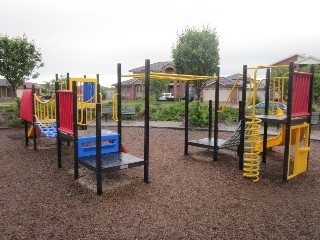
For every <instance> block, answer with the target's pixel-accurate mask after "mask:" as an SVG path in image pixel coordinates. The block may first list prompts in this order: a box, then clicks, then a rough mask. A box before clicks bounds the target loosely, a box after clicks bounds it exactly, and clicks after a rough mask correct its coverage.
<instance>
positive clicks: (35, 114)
mask: <svg viewBox="0 0 320 240" xmlns="http://www.w3.org/2000/svg"><path fill="white" fill-rule="evenodd" d="M20 117H21V119H23V121H24V128H25V144H26V146H28V145H29V138H30V137H32V138H33V149H34V150H36V149H37V136H39V135H40V134H43V135H44V136H46V137H56V132H57V131H56V122H55V119H56V109H55V95H52V98H51V99H50V100H49V101H42V100H41V99H40V98H39V97H38V96H37V95H36V94H35V87H34V85H33V86H32V90H26V89H25V90H24V91H23V94H22V99H21V105H20ZM29 125H30V127H28V126H29Z"/></svg>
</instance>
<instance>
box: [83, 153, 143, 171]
mask: <svg viewBox="0 0 320 240" xmlns="http://www.w3.org/2000/svg"><path fill="white" fill-rule="evenodd" d="M79 163H80V164H82V165H84V166H86V167H87V168H89V169H91V170H93V171H96V170H97V167H96V156H89V157H81V158H79ZM143 164H144V160H143V159H142V158H138V157H135V156H132V155H130V154H126V153H123V152H116V153H108V154H102V155H101V171H102V172H111V171H114V170H119V169H126V168H132V167H137V166H143Z"/></svg>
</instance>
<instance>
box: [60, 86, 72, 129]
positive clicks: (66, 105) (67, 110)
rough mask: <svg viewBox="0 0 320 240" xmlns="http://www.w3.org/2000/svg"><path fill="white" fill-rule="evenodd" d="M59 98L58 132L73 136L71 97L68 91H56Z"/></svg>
mask: <svg viewBox="0 0 320 240" xmlns="http://www.w3.org/2000/svg"><path fill="white" fill-rule="evenodd" d="M57 95H58V98H59V113H60V115H59V116H60V127H59V131H61V132H65V133H67V134H71V135H73V95H72V91H70V90H59V91H57Z"/></svg>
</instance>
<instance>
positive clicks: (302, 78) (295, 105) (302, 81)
mask: <svg viewBox="0 0 320 240" xmlns="http://www.w3.org/2000/svg"><path fill="white" fill-rule="evenodd" d="M311 76H312V74H311V73H304V72H294V77H293V91H292V117H300V116H308V115H310V113H309V93H310V79H311Z"/></svg>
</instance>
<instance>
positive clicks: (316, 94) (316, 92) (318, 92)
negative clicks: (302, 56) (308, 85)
mask: <svg viewBox="0 0 320 240" xmlns="http://www.w3.org/2000/svg"><path fill="white" fill-rule="evenodd" d="M310 67H311V65H307V66H304V67H301V68H300V70H299V71H301V72H310ZM312 100H313V102H314V103H319V101H320V65H319V64H318V65H315V69H314V83H313V99H312Z"/></svg>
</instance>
